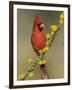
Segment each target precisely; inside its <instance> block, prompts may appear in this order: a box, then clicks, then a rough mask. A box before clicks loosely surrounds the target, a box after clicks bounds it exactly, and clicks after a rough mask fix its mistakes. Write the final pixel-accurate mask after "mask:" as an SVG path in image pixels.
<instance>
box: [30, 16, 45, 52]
mask: <svg viewBox="0 0 72 90" xmlns="http://www.w3.org/2000/svg"><path fill="white" fill-rule="evenodd" d="M39 23H40V20H39V17H35V21H34V27H33V31H32V37H31V42H32V46H33V48H34V50H35V52H36V53H38V52H39V50H41V49H43V48H44V47H45V42H46V41H45V32H43V31H40V30H39V27H38V24H39Z"/></svg>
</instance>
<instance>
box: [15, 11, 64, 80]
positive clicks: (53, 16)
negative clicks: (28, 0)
mask: <svg viewBox="0 0 72 90" xmlns="http://www.w3.org/2000/svg"><path fill="white" fill-rule="evenodd" d="M61 13H63V12H62V11H48V10H47V11H45V10H44V11H43V10H28V9H27V10H24V9H17V76H18V75H20V74H22V73H24V72H25V71H27V70H28V68H29V64H28V59H29V58H36V54H35V52H34V50H33V48H32V45H31V34H32V30H33V22H34V17H35V15H38V16H40V19H41V21H43V22H44V23H45V24H46V28H45V31H46V32H50V31H51V29H50V26H51V25H52V24H58V23H59V16H60V14H61ZM63 43H64V29H63V28H62V30H61V31H59V33H58V34H57V36H56V38H55V41H54V47H52V48H50V49H49V51H48V53H47V54H46V59H47V62H46V66H47V70H48V75H49V78H50V79H55V78H63V77H64V45H63ZM41 78H42V77H41V72H40V67H39V66H38V65H37V67H36V68H35V70H34V76H33V77H32V78H29V77H27V78H26V79H27V80H37V79H41Z"/></svg>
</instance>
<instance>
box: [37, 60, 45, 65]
mask: <svg viewBox="0 0 72 90" xmlns="http://www.w3.org/2000/svg"><path fill="white" fill-rule="evenodd" d="M45 63H46V61H45V60H40V61H39V62H38V64H39V65H42V64H45Z"/></svg>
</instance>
